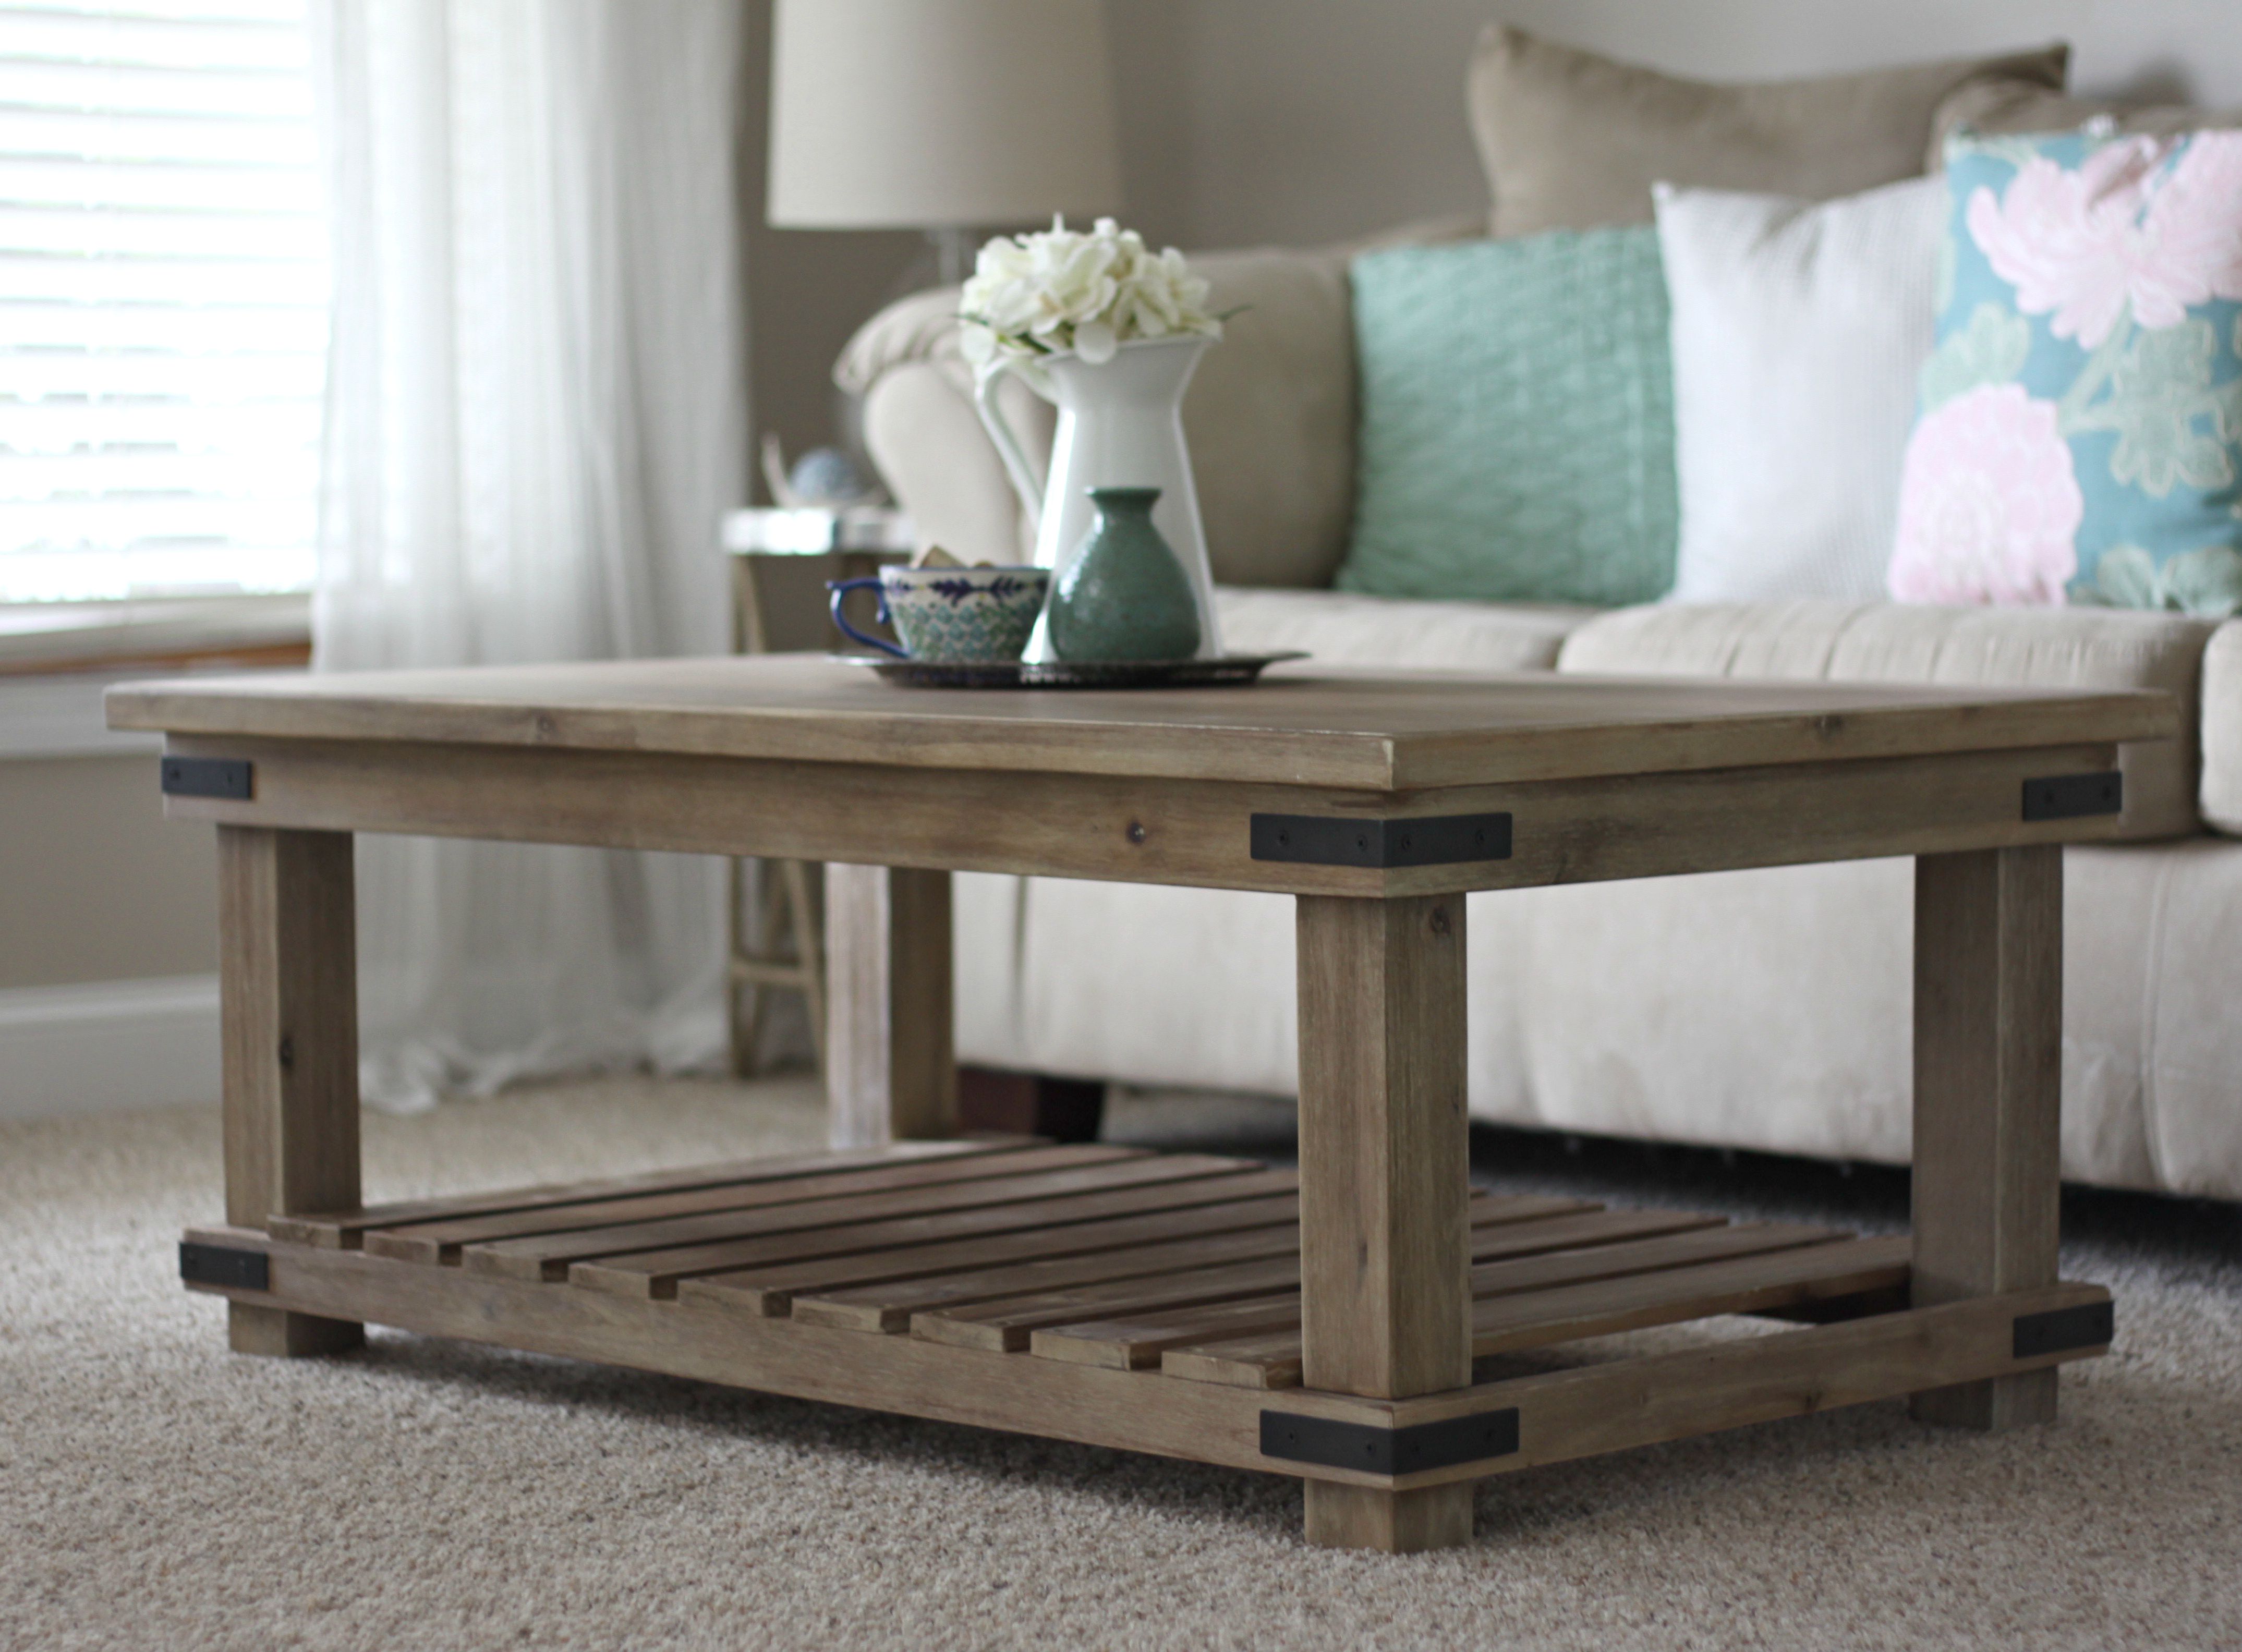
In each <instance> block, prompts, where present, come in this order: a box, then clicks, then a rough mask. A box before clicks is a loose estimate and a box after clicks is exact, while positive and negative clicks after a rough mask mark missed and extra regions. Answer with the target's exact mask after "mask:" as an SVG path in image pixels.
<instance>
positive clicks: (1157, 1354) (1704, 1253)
mask: <svg viewBox="0 0 2242 1652" xmlns="http://www.w3.org/2000/svg"><path fill="white" fill-rule="evenodd" d="M1697 1220H1698V1222H1699V1224H1700V1225H1699V1226H1697V1227H1696V1228H1695V1229H1694V1230H1693V1231H1688V1232H1670V1233H1668V1234H1665V1235H1662V1236H1661V1237H1658V1238H1655V1239H1638V1240H1634V1241H1629V1242H1625V1243H1620V1244H1610V1245H1601V1246H1593V1247H1591V1248H1588V1249H1581V1250H1567V1251H1559V1252H1554V1253H1553V1254H1549V1255H1545V1256H1532V1257H1522V1258H1513V1259H1507V1260H1502V1261H1492V1262H1487V1263H1485V1264H1482V1265H1481V1266H1476V1267H1473V1269H1472V1270H1471V1273H1470V1276H1469V1277H1470V1288H1471V1293H1472V1298H1473V1310H1472V1312H1473V1325H1474V1327H1475V1328H1476V1326H1477V1324H1478V1322H1479V1319H1480V1315H1481V1314H1482V1313H1484V1312H1485V1310H1486V1309H1487V1299H1489V1298H1495V1297H1507V1296H1513V1295H1516V1294H1519V1293H1536V1294H1537V1295H1544V1296H1546V1295H1547V1294H1548V1293H1551V1292H1552V1291H1553V1290H1554V1288H1555V1287H1558V1286H1567V1287H1570V1286H1579V1285H1581V1284H1583V1283H1585V1282H1587V1281H1590V1280H1597V1279H1625V1278H1630V1277H1634V1276H1638V1275H1642V1274H1648V1273H1663V1272H1666V1271H1668V1270H1672V1269H1682V1268H1688V1267H1690V1266H1694V1265H1695V1264H1699V1263H1702V1262H1705V1261H1707V1260H1708V1259H1715V1258H1725V1257H1737V1256H1756V1255H1759V1254H1762V1253H1763V1252H1776V1251H1785V1250H1789V1249H1792V1248H1795V1247H1797V1246H1809V1245H1822V1244H1826V1243H1828V1242H1829V1241H1830V1240H1833V1239H1843V1237H1844V1235H1843V1234H1841V1233H1837V1232H1832V1231H1831V1230H1829V1229H1828V1228H1820V1227H1798V1226H1789V1225H1787V1224H1775V1223H1741V1224H1738V1225H1736V1226H1728V1225H1726V1224H1723V1223H1721V1222H1720V1219H1718V1218H1709V1219H1707V1218H1700V1219H1697ZM1256 1307H1259V1308H1261V1309H1262V1310H1263V1311H1262V1312H1260V1313H1254V1312H1253V1311H1252V1310H1253V1309H1254V1308H1256ZM1298 1325H1299V1312H1298V1306H1297V1304H1293V1303H1289V1302H1287V1301H1286V1300H1285V1299H1281V1298H1279V1299H1271V1300H1270V1301H1268V1302H1266V1303H1265V1304H1240V1305H1239V1313H1238V1314H1237V1315H1236V1316H1232V1317H1230V1318H1225V1316H1224V1314H1223V1312H1222V1310H1220V1309H1210V1310H1207V1311H1206V1313H1205V1317H1204V1319H1201V1318H1200V1316H1198V1315H1196V1314H1193V1313H1190V1312H1183V1313H1174V1314H1170V1313H1165V1312H1162V1313H1145V1314H1143V1315H1141V1316H1139V1317H1138V1318H1136V1319H1134V1320H1118V1319H1114V1318H1109V1319H1107V1320H1104V1321H1103V1322H1099V1323H1091V1324H1079V1323H1077V1324H1071V1325H1067V1326H1065V1327H1064V1329H1061V1330H1054V1331H1051V1332H1050V1333H1039V1334H1038V1335H1037V1337H1036V1338H1035V1340H1034V1341H1033V1344H1032V1346H1033V1347H1034V1350H1035V1352H1036V1353H1038V1354H1041V1355H1043V1356H1044V1357H1045V1358H1047V1359H1061V1360H1064V1359H1075V1360H1083V1361H1084V1362H1086V1363H1089V1364H1092V1365H1109V1366H1114V1367H1118V1368H1123V1369H1128V1368H1134V1367H1140V1366H1144V1365H1149V1364H1151V1363H1152V1362H1153V1361H1154V1360H1159V1359H1161V1357H1162V1356H1163V1355H1164V1354H1165V1353H1166V1352H1167V1351H1168V1350H1170V1349H1171V1348H1181V1347H1185V1346H1189V1345H1191V1344H1193V1343H1197V1342H1201V1341H1212V1340H1216V1339H1218V1338H1219V1339H1222V1340H1231V1339H1234V1338H1239V1337H1247V1336H1252V1337H1260V1336H1264V1335H1270V1336H1274V1337H1277V1338H1279V1340H1282V1341H1283V1343H1284V1345H1285V1346H1284V1348H1283V1351H1282V1353H1281V1354H1280V1355H1279V1359H1280V1360H1282V1361H1283V1362H1285V1363H1286V1364H1288V1365H1289V1366H1290V1367H1292V1368H1293V1369H1294V1371H1295V1373H1296V1374H1295V1378H1294V1380H1299V1377H1298V1375H1297V1367H1298V1366H1299V1341H1300V1338H1299V1332H1298V1330H1297V1329H1296V1328H1295V1327H1297V1326H1298ZM1197 1326H1205V1334H1204V1335H1201V1334H1198V1333H1197V1330H1196V1327H1197ZM1481 1352H1483V1350H1481V1349H1480V1348H1478V1347H1476V1346H1474V1348H1473V1355H1474V1357H1476V1355H1477V1354H1478V1353H1481ZM1163 1368H1164V1369H1165V1366H1164V1367H1163ZM1169 1374H1170V1375H1171V1376H1191V1377H1194V1378H1195V1379H1196V1380H1201V1381H1205V1380H1220V1379H1218V1378H1217V1379H1209V1378H1207V1377H1205V1376H1200V1375H1199V1373H1198V1372H1197V1371H1195V1370H1191V1369H1189V1368H1179V1369H1178V1370H1176V1371H1173V1372H1171V1373H1169ZM1257 1386H1265V1385H1257ZM1458 1386H1460V1385H1458Z"/></svg>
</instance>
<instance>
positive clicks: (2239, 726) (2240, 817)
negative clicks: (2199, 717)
mask: <svg viewBox="0 0 2242 1652" xmlns="http://www.w3.org/2000/svg"><path fill="white" fill-rule="evenodd" d="M2200 802H2201V806H2202V809H2203V818H2204V823H2205V824H2206V825H2208V826H2210V827H2212V829H2214V830H2218V831H2222V832H2225V834H2227V836H2230V837H2242V620H2229V621H2226V623H2225V624H2224V625H2222V626H2220V627H2219V629H2217V630H2216V631H2214V632H2212V634H2211V641H2209V642H2208V643H2206V644H2205V646H2204V650H2203V789H2202V793H2201V796H2200Z"/></svg>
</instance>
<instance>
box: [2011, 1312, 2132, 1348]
mask: <svg viewBox="0 0 2242 1652" xmlns="http://www.w3.org/2000/svg"><path fill="white" fill-rule="evenodd" d="M2117 1334H2118V1305H2117V1304H2116V1303H2114V1302H2085V1303H2081V1304H2080V1305H2079V1306H2077V1307H2075V1308H2050V1309H2049V1310H2048V1311H2047V1312H2046V1313H2019V1314H2018V1315H2017V1326H2016V1340H2015V1341H2014V1343H2013V1344H2012V1345H2011V1351H2012V1353H2013V1355H2014V1357H2015V1358H2017V1359H2019V1360H2037V1359H2038V1358H2039V1357H2040V1355H2042V1354H2044V1353H2068V1352H2069V1351H2070V1350H2071V1349H2072V1348H2101V1347H2107V1346H2109V1344H2110V1340H2111V1338H2112V1337H2114V1336H2116V1335H2117Z"/></svg>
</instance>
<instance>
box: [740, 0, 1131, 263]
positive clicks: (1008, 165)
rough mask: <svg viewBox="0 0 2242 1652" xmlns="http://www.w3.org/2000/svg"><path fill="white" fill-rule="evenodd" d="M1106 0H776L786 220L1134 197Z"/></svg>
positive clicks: (981, 218)
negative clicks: (1117, 130) (1125, 187)
mask: <svg viewBox="0 0 2242 1652" xmlns="http://www.w3.org/2000/svg"><path fill="white" fill-rule="evenodd" d="M1120 199H1121V179H1120V165H1119V162H1118V156H1117V151H1116V146H1115V144H1114V138H1113V88H1112V84H1111V70H1110V68H1109V66H1108V64H1107V60H1106V50H1105V19H1104V10H1103V8H1102V5H1101V0H778V3H777V8H776V11H775V16H774V19H773V25H772V52H771V133H770V188H769V198H768V205H767V212H768V216H769V220H770V222H771V223H772V224H773V225H777V226H778V227H780V228H782V229H830V230H837V229H851V230H869V229H945V228H950V229H963V228H979V227H986V226H993V225H1007V224H1025V223H1029V222H1031V221H1033V220H1037V219H1041V218H1048V217H1050V216H1051V214H1052V213H1053V212H1069V213H1073V214H1076V215H1077V216H1088V215H1094V214H1096V213H1098V212H1113V211H1115V210H1116V209H1118V206H1119V205H1120Z"/></svg>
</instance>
